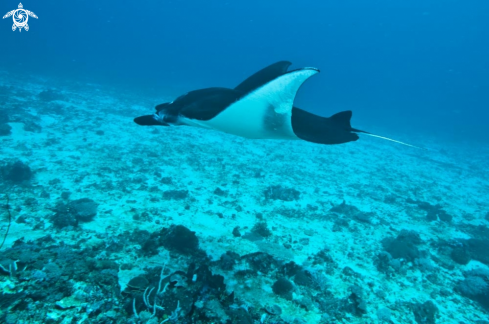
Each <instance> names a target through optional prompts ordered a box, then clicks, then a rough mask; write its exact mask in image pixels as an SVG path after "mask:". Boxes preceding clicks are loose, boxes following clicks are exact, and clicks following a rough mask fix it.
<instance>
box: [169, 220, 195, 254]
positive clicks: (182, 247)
mask: <svg viewBox="0 0 489 324" xmlns="http://www.w3.org/2000/svg"><path fill="white" fill-rule="evenodd" d="M161 234H162V238H161V242H162V244H163V246H164V247H165V248H167V249H169V250H173V251H176V252H179V253H183V254H192V253H194V252H196V251H197V250H198V249H199V239H198V238H197V235H195V232H192V231H191V230H189V229H188V228H186V227H185V226H182V225H176V226H175V225H172V226H171V227H170V228H169V229H164V230H162V233H161Z"/></svg>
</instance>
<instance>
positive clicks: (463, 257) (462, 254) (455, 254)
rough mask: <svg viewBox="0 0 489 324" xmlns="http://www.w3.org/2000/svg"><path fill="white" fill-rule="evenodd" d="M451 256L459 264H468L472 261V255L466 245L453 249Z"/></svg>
mask: <svg viewBox="0 0 489 324" xmlns="http://www.w3.org/2000/svg"><path fill="white" fill-rule="evenodd" d="M450 257H451V258H452V260H453V261H455V262H456V263H458V264H463V265H465V264H467V263H469V261H470V255H469V253H467V251H466V250H465V248H464V247H456V248H454V249H453V250H452V253H450Z"/></svg>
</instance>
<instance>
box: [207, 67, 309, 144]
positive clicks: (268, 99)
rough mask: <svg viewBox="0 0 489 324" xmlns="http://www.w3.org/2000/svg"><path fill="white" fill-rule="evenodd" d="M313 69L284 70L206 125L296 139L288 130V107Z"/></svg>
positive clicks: (258, 135)
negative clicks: (281, 73)
mask: <svg viewBox="0 0 489 324" xmlns="http://www.w3.org/2000/svg"><path fill="white" fill-rule="evenodd" d="M317 73H319V70H317V69H315V68H303V69H299V70H294V71H290V72H287V73H285V74H283V75H280V76H279V77H277V78H275V79H273V80H271V81H269V82H267V83H265V84H264V85H262V86H260V87H259V88H257V89H255V90H253V91H251V92H250V93H248V94H246V95H244V96H243V97H241V98H240V99H239V100H238V101H236V102H234V103H232V104H231V105H229V106H228V107H227V108H226V109H225V110H223V111H222V112H221V113H219V114H218V115H217V116H216V117H214V118H213V119H211V120H209V121H208V122H207V124H208V126H209V127H210V128H213V129H216V130H220V131H223V132H226V133H229V134H234V135H238V136H242V137H246V138H255V139H259V138H261V139H294V140H296V139H299V138H298V137H297V136H296V134H295V133H294V131H293V129H292V121H291V119H292V108H293V103H294V99H295V96H296V94H297V91H299V88H300V87H301V85H302V84H303V83H304V82H305V81H306V80H307V79H309V78H310V77H311V76H313V75H315V74H317Z"/></svg>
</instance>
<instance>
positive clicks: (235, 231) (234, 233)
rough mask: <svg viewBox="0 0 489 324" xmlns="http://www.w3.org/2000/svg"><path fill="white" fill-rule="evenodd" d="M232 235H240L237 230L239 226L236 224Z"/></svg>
mask: <svg viewBox="0 0 489 324" xmlns="http://www.w3.org/2000/svg"><path fill="white" fill-rule="evenodd" d="M233 236H234V237H240V236H241V233H240V232H239V226H236V227H235V228H233Z"/></svg>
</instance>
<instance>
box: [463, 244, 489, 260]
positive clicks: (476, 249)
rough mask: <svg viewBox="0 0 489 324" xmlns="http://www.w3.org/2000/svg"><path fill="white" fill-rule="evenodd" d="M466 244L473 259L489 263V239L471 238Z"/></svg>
mask: <svg viewBox="0 0 489 324" xmlns="http://www.w3.org/2000/svg"><path fill="white" fill-rule="evenodd" d="M465 246H466V249H467V253H468V254H469V255H470V257H471V259H474V260H478V261H480V262H482V263H484V264H487V265H489V253H488V252H487V251H489V239H469V240H467V241H466V242H465Z"/></svg>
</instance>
